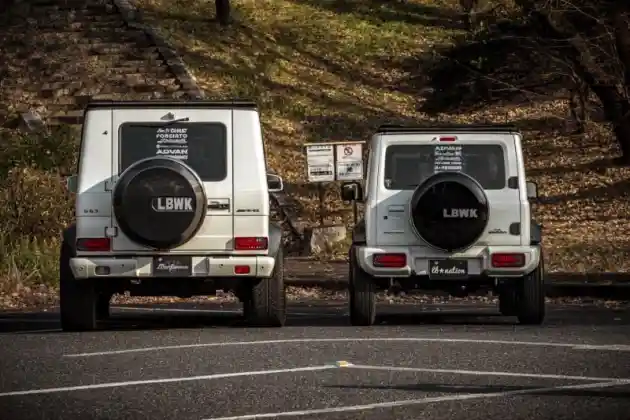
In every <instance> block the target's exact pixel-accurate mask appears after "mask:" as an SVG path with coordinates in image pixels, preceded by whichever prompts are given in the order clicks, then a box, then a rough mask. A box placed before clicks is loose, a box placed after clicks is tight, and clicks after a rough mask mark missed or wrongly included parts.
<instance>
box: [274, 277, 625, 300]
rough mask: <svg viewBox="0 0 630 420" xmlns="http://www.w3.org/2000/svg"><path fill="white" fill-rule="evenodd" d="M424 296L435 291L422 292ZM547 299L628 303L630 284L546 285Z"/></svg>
mask: <svg viewBox="0 0 630 420" xmlns="http://www.w3.org/2000/svg"><path fill="white" fill-rule="evenodd" d="M285 284H286V285H287V286H293V287H301V288H320V289H325V290H330V291H337V292H341V291H346V290H348V282H347V280H340V279H336V280H333V279H326V280H319V279H314V278H312V277H311V278H302V279H300V278H289V279H286V280H285ZM423 293H426V294H433V293H436V292H435V291H430V290H429V291H426V292H423ZM546 295H547V297H551V298H562V297H567V298H594V299H606V300H611V301H630V284H584V283H583V282H566V283H561V284H558V283H556V284H547V291H546Z"/></svg>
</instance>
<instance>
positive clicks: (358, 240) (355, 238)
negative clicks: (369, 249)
mask: <svg viewBox="0 0 630 420" xmlns="http://www.w3.org/2000/svg"><path fill="white" fill-rule="evenodd" d="M365 243H367V235H366V231H365V219H361V220H359V221H358V222H357V223H356V224H355V225H354V227H353V228H352V244H353V245H364V244H365Z"/></svg>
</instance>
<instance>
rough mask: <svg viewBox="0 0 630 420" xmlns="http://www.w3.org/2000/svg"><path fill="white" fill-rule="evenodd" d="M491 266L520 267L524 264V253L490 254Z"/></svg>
mask: <svg viewBox="0 0 630 420" xmlns="http://www.w3.org/2000/svg"><path fill="white" fill-rule="evenodd" d="M491 261H492V266H493V267H497V268H505V267H522V266H524V265H525V254H506V253H500V254H492V257H491Z"/></svg>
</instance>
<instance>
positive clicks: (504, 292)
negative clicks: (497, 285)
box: [499, 280, 518, 316]
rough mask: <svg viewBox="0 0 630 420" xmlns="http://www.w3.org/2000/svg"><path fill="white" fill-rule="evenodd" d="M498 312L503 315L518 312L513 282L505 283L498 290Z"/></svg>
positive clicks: (513, 314)
mask: <svg viewBox="0 0 630 420" xmlns="http://www.w3.org/2000/svg"><path fill="white" fill-rule="evenodd" d="M517 281H518V280H517ZM499 312H501V315H503V316H515V315H516V314H517V313H518V300H517V298H516V287H515V285H514V284H505V285H503V286H502V288H501V290H500V291H499Z"/></svg>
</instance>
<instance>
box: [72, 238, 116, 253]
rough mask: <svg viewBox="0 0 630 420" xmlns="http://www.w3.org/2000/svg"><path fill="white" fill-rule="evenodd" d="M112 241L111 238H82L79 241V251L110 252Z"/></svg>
mask: <svg viewBox="0 0 630 420" xmlns="http://www.w3.org/2000/svg"><path fill="white" fill-rule="evenodd" d="M110 249H111V240H110V239H109V238H81V239H77V251H88V252H97V251H109V250H110Z"/></svg>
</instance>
